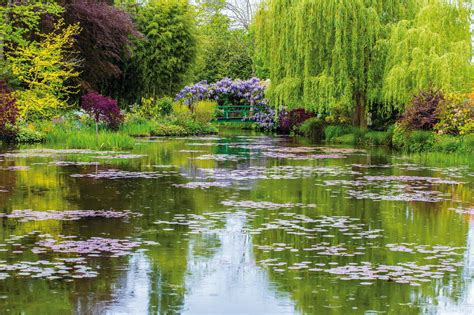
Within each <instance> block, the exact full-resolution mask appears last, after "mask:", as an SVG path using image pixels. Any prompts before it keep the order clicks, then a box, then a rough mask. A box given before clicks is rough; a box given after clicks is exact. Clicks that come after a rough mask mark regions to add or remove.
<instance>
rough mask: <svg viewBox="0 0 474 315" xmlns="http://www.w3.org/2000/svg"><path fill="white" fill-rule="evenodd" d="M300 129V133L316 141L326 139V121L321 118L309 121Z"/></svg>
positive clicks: (313, 118)
mask: <svg viewBox="0 0 474 315" xmlns="http://www.w3.org/2000/svg"><path fill="white" fill-rule="evenodd" d="M298 129H299V133H301V134H303V135H304V136H306V137H308V138H311V139H313V140H315V141H318V142H320V141H322V140H323V139H324V121H322V120H321V119H319V118H316V117H312V118H309V119H307V120H306V121H305V122H304V123H302V124H301V126H300V127H299V128H298Z"/></svg>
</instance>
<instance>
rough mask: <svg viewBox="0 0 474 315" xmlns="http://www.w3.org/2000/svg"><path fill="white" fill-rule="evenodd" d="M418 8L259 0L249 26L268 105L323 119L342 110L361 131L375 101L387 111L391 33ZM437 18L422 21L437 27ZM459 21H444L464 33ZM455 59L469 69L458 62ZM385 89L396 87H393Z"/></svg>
mask: <svg viewBox="0 0 474 315" xmlns="http://www.w3.org/2000/svg"><path fill="white" fill-rule="evenodd" d="M440 1H441V0H440ZM430 2H437V1H435V0H433V1H430ZM443 7H444V8H446V9H445V10H446V11H445V13H448V14H449V12H452V11H453V10H454V11H456V10H458V8H457V7H455V6H454V5H452V4H445V5H443ZM422 8H423V6H422V2H420V1H415V0H403V1H383V0H374V1H364V0H331V1H327V0H269V1H267V2H265V3H264V4H263V6H262V7H261V9H260V10H259V12H258V13H257V17H256V22H255V31H256V51H257V53H256V56H255V60H256V64H257V70H258V71H259V72H261V73H265V72H267V73H268V74H269V77H270V79H271V88H270V92H269V94H270V95H269V96H270V98H271V100H272V101H273V102H274V103H275V104H276V105H278V106H283V105H285V106H288V107H294V108H295V107H301V106H304V107H305V108H306V109H310V110H313V111H314V112H317V113H319V114H322V115H326V114H330V113H332V112H336V111H341V109H342V110H343V111H346V112H348V113H350V114H351V115H352V117H353V123H354V124H355V125H359V126H361V127H365V126H366V114H367V112H368V111H369V110H372V111H378V110H380V108H379V107H380V104H381V105H382V106H381V107H382V110H385V111H386V112H390V111H391V110H392V109H393V106H392V105H390V102H391V99H393V98H391V97H390V95H389V93H386V92H385V93H383V91H384V86H387V83H388V82H389V81H390V80H391V77H392V78H393V76H394V74H393V73H392V75H386V73H387V71H388V73H389V72H390V70H392V69H394V67H395V66H396V64H398V61H399V60H401V59H400V58H398V57H396V56H398V55H394V56H393V57H392V55H391V54H392V53H393V47H394V45H393V44H392V43H393V42H394V41H396V40H395V39H394V36H396V35H395V34H397V32H396V28H397V27H402V26H401V25H403V24H404V23H410V25H412V24H411V23H412V22H407V21H413V20H414V19H415V20H416V17H417V16H419V15H417V14H418V13H419V12H420V10H422ZM448 8H449V9H448ZM436 18H437V17H436V16H431V17H429V16H426V17H425V18H422V20H426V19H431V23H437V21H435V19H436ZM466 23H468V21H467V20H466V19H464V20H463V19H462V18H461V19H459V20H458V21H457V22H455V23H451V24H452V27H453V28H452V29H451V30H453V29H455V30H456V33H463V32H464V29H465V27H464V26H463V27H462V28H461V29H460V28H459V27H460V25H466ZM416 24H417V23H414V24H413V25H416ZM455 24H458V25H457V26H456V25H455ZM440 25H441V24H440ZM392 30H393V32H392ZM440 41H441V42H443V39H440ZM424 43H425V44H427V42H426V41H425V42H424ZM453 47H454V45H453ZM413 49H414V48H413ZM410 53H412V51H410ZM458 56H459V55H458ZM397 58H398V60H397ZM391 61H393V62H394V63H391ZM452 62H454V61H450V62H447V64H451V63H452ZM456 62H458V63H460V64H463V66H464V67H467V66H468V61H466V60H465V59H461V60H459V61H456ZM387 66H388V68H387ZM412 66H415V67H416V66H419V67H421V69H420V72H422V71H424V70H423V69H425V70H426V67H427V65H426V64H419V63H418V64H417V63H416V62H415V63H413V64H412ZM459 68H460V66H458V67H457V69H459ZM394 71H396V70H394ZM391 88H392V89H396V88H397V87H396V84H393V83H392V84H391ZM410 92H412V91H411V90H410V91H409V89H406V90H405V91H400V90H398V91H397V92H395V94H396V95H398V96H400V94H404V95H405V96H404V99H408V96H407V95H408V94H409V93H410ZM399 99H401V98H399Z"/></svg>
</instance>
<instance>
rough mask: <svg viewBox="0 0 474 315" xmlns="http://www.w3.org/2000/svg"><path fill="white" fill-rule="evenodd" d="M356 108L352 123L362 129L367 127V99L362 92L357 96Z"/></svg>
mask: <svg viewBox="0 0 474 315" xmlns="http://www.w3.org/2000/svg"><path fill="white" fill-rule="evenodd" d="M354 101H355V105H356V106H355V109H354V114H353V116H352V124H353V125H354V126H357V127H359V128H361V129H367V114H366V99H365V96H364V95H362V94H357V95H356V97H355V100H354Z"/></svg>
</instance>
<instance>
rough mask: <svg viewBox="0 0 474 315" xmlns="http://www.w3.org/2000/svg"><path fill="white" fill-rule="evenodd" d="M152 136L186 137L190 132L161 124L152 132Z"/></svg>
mask: <svg viewBox="0 0 474 315" xmlns="http://www.w3.org/2000/svg"><path fill="white" fill-rule="evenodd" d="M151 135H152V136H186V135H188V132H187V131H186V129H185V128H184V127H183V126H179V125H169V124H159V125H158V127H156V128H155V129H154V130H152V131H151Z"/></svg>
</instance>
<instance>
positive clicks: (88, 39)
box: [61, 0, 139, 89]
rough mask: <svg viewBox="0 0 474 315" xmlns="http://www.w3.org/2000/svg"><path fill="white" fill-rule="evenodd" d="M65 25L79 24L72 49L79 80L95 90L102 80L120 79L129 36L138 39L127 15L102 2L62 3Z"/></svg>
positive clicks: (127, 51)
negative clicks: (76, 55) (78, 63)
mask: <svg viewBox="0 0 474 315" xmlns="http://www.w3.org/2000/svg"><path fill="white" fill-rule="evenodd" d="M61 2H62V4H63V5H64V8H65V12H64V19H65V21H66V23H67V24H80V25H81V26H82V29H81V31H80V32H79V34H77V35H76V36H75V43H74V49H75V50H76V51H78V52H79V55H80V57H81V59H82V61H83V62H82V64H81V77H80V78H81V80H82V81H83V82H82V85H83V86H84V87H86V88H93V89H98V88H99V87H100V86H101V84H102V83H103V82H104V80H106V79H109V78H113V79H117V78H119V77H120V76H121V75H122V69H121V66H122V63H123V61H124V59H126V57H128V56H129V45H130V44H131V43H130V38H131V36H138V35H139V33H138V32H137V31H136V30H135V26H134V24H133V22H132V20H131V18H130V15H129V14H128V13H126V12H124V11H122V10H120V9H118V8H116V7H114V6H112V5H109V4H107V3H106V2H104V1H90V0H74V1H71V0H62V1H61Z"/></svg>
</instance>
